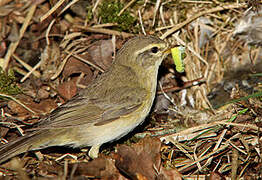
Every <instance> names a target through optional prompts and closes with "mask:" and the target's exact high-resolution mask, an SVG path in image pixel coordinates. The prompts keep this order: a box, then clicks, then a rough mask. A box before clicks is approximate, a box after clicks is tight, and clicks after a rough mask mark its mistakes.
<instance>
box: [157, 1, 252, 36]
mask: <svg viewBox="0 0 262 180" xmlns="http://www.w3.org/2000/svg"><path fill="white" fill-rule="evenodd" d="M244 7H247V4H246V3H243V4H239V3H234V4H230V5H227V6H222V7H221V6H220V7H215V8H212V9H208V10H206V11H202V12H200V13H198V14H196V15H194V16H192V17H191V18H189V19H187V20H186V21H184V22H182V23H180V24H177V25H175V26H174V27H173V28H171V29H169V30H167V31H166V32H165V33H164V34H163V35H162V36H161V39H165V38H166V37H167V36H169V35H171V34H173V33H174V32H176V31H177V30H179V29H180V28H182V27H184V26H185V25H187V24H189V23H191V22H192V21H194V20H196V19H197V18H199V17H201V16H203V15H206V14H210V13H214V12H218V11H223V10H227V9H236V8H244ZM161 30H163V29H161Z"/></svg>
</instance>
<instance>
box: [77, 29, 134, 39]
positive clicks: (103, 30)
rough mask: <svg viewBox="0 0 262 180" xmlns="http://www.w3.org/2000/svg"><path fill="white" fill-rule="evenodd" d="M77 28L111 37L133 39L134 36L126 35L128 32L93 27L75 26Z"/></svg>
mask: <svg viewBox="0 0 262 180" xmlns="http://www.w3.org/2000/svg"><path fill="white" fill-rule="evenodd" d="M75 27H76V28H79V29H82V30H85V31H88V32H97V33H102V34H109V35H116V36H122V37H123V38H128V37H133V36H135V35H134V34H131V33H126V32H119V31H115V30H111V29H105V28H93V27H85V26H75Z"/></svg>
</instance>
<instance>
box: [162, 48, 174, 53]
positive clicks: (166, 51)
mask: <svg viewBox="0 0 262 180" xmlns="http://www.w3.org/2000/svg"><path fill="white" fill-rule="evenodd" d="M171 49H172V48H168V49H166V50H164V52H163V53H164V54H171Z"/></svg>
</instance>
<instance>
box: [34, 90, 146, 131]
mask: <svg viewBox="0 0 262 180" xmlns="http://www.w3.org/2000/svg"><path fill="white" fill-rule="evenodd" d="M120 89H121V90H119V89H112V90H111V91H110V93H111V94H112V95H113V94H115V95H116V96H110V97H97V98H92V97H91V98H92V99H91V98H89V99H88V98H83V97H81V96H76V97H74V98H73V99H72V100H70V101H68V102H67V103H66V104H64V105H62V106H60V107H59V108H57V109H56V110H55V111H53V112H52V113H51V114H50V116H49V117H48V118H47V119H44V120H43V122H40V124H39V126H38V127H37V128H36V129H38V128H40V129H45V128H48V129H50V128H67V127H68V128H70V127H72V126H79V125H83V124H90V125H91V124H94V123H95V124H96V125H103V124H106V123H108V122H110V121H112V120H115V119H118V118H120V117H121V116H124V115H126V114H129V113H131V112H133V111H135V110H137V109H138V108H139V107H140V106H141V105H142V102H143V101H144V99H145V98H146V90H145V89H143V88H129V87H122V88H120ZM114 97H117V98H114Z"/></svg>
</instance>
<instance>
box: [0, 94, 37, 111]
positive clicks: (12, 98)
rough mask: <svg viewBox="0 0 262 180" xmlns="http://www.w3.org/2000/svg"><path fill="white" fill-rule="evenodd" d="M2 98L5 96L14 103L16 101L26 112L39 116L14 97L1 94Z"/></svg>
mask: <svg viewBox="0 0 262 180" xmlns="http://www.w3.org/2000/svg"><path fill="white" fill-rule="evenodd" d="M0 96H3V97H6V98H9V99H11V100H13V101H15V102H16V103H17V104H19V105H21V106H22V107H24V108H25V109H26V110H28V111H29V112H31V113H33V114H37V113H36V112H35V111H33V110H32V109H30V108H29V107H27V106H26V105H25V104H23V103H22V102H21V101H19V100H18V99H16V98H15V97H13V96H10V95H7V94H2V93H0Z"/></svg>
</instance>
